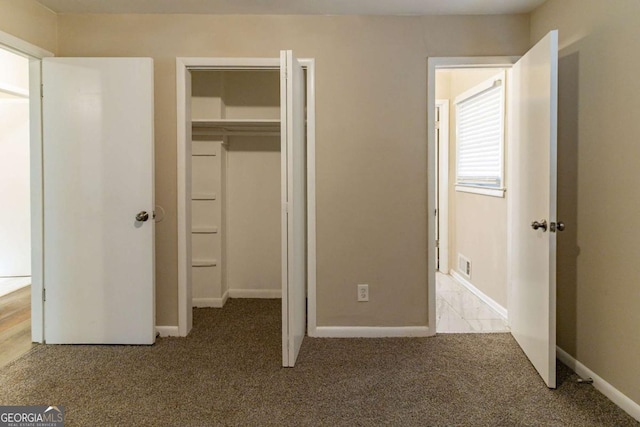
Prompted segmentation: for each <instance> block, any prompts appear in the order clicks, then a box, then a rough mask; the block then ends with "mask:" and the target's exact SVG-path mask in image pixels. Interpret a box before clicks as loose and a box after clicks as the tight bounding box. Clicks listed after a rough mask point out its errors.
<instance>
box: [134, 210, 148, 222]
mask: <svg viewBox="0 0 640 427" xmlns="http://www.w3.org/2000/svg"><path fill="white" fill-rule="evenodd" d="M148 219H149V214H148V213H147V211H140V212H138V214H137V215H136V221H140V222H145V221H146V220H148Z"/></svg>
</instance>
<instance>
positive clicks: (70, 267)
mask: <svg viewBox="0 0 640 427" xmlns="http://www.w3.org/2000/svg"><path fill="white" fill-rule="evenodd" d="M42 73H43V94H44V95H43V134H44V138H43V159H44V163H43V164H44V175H43V181H44V284H45V292H46V300H45V322H44V324H45V326H44V328H45V329H44V332H45V334H44V335H45V336H44V339H45V341H46V342H47V343H61V344H65V343H66V344H80V343H85V344H152V343H153V342H154V341H155V265H154V263H155V254H154V229H155V225H154V221H153V209H154V156H153V143H154V141H153V126H154V123H153V61H152V60H151V59H149V58H47V59H45V60H44V61H43V70H42ZM141 211H146V212H147V214H148V215H149V217H148V220H147V221H146V222H143V221H138V220H136V214H138V213H139V212H141Z"/></svg>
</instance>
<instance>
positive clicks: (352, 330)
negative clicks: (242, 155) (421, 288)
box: [309, 326, 434, 338]
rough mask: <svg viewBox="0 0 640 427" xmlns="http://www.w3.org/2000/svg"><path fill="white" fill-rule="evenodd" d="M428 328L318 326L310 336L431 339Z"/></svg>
mask: <svg viewBox="0 0 640 427" xmlns="http://www.w3.org/2000/svg"><path fill="white" fill-rule="evenodd" d="M432 335H434V334H433V333H432V332H431V330H430V329H429V327H428V326H317V327H316V328H315V331H310V334H309V336H311V337H315V338H399V337H430V336H432Z"/></svg>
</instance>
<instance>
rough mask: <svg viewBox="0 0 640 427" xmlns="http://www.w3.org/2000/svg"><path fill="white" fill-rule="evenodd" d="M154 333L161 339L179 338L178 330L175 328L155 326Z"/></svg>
mask: <svg viewBox="0 0 640 427" xmlns="http://www.w3.org/2000/svg"><path fill="white" fill-rule="evenodd" d="M156 332H157V333H158V334H160V336H161V337H179V336H180V330H179V329H178V327H177V326H156Z"/></svg>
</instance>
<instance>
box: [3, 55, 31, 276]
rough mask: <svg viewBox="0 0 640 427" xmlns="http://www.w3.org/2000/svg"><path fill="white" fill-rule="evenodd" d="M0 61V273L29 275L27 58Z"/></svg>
mask: <svg viewBox="0 0 640 427" xmlns="http://www.w3.org/2000/svg"><path fill="white" fill-rule="evenodd" d="M0 64H1V66H0V195H1V198H0V277H16V276H31V201H30V194H31V193H30V176H29V174H30V166H29V61H28V60H27V59H26V58H24V57H22V56H18V55H16V54H14V53H12V52H9V51H6V50H4V49H0ZM27 283H28V281H27Z"/></svg>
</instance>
